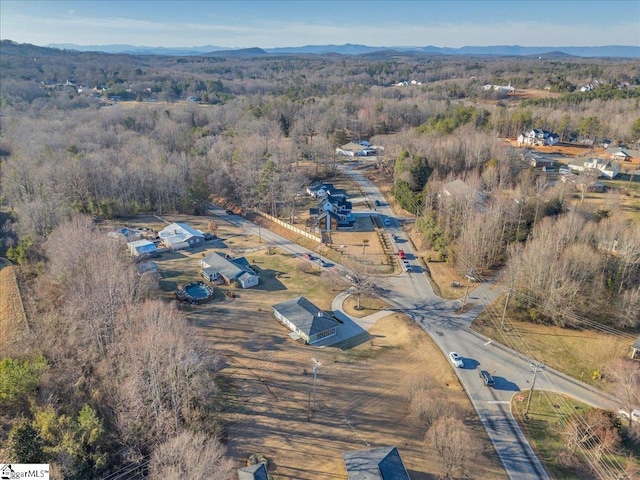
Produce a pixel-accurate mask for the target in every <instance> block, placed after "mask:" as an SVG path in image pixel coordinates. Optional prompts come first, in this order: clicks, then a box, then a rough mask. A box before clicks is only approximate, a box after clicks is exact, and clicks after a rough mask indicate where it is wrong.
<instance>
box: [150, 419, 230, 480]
mask: <svg viewBox="0 0 640 480" xmlns="http://www.w3.org/2000/svg"><path fill="white" fill-rule="evenodd" d="M225 454H226V449H225V447H224V446H223V445H222V443H221V442H220V440H218V439H217V438H207V437H205V436H204V435H202V434H200V433H192V432H188V431H185V432H181V433H178V434H177V435H176V436H175V437H172V438H169V439H168V440H166V441H165V442H163V443H161V444H160V445H158V446H157V447H156V448H155V449H154V451H153V454H152V456H151V460H150V461H149V478H151V479H153V480H155V479H158V480H159V479H164V478H189V479H193V480H209V479H212V478H215V479H216V480H230V479H231V478H233V474H234V472H235V468H234V464H233V461H232V460H231V459H230V458H227V457H225Z"/></svg>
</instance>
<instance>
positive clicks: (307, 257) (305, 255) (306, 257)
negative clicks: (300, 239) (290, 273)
mask: <svg viewBox="0 0 640 480" xmlns="http://www.w3.org/2000/svg"><path fill="white" fill-rule="evenodd" d="M302 258H304V259H305V260H313V257H312V256H311V254H309V253H305V254H303V255H302Z"/></svg>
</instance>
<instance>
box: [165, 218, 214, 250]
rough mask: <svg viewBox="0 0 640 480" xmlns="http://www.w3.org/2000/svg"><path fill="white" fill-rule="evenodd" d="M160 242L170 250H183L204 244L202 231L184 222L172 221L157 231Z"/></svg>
mask: <svg viewBox="0 0 640 480" xmlns="http://www.w3.org/2000/svg"><path fill="white" fill-rule="evenodd" d="M158 235H159V236H160V239H161V240H162V243H164V244H165V246H166V247H167V248H170V249H171V250H174V251H175V250H183V249H185V248H193V247H197V246H200V245H203V244H204V233H203V232H201V231H200V230H196V229H195V228H192V227H190V226H189V225H187V224H186V223H172V224H171V225H167V226H166V227H164V228H163V229H162V230H160V232H159V233H158Z"/></svg>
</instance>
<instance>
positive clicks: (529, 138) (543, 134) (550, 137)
mask: <svg viewBox="0 0 640 480" xmlns="http://www.w3.org/2000/svg"><path fill="white" fill-rule="evenodd" d="M559 141H560V136H559V135H558V134H557V133H553V132H549V131H548V130H542V129H539V128H534V129H532V130H529V131H528V132H525V133H521V134H520V135H518V145H519V146H522V145H538V146H542V145H557V144H558V142H559Z"/></svg>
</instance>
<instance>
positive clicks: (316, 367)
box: [311, 357, 322, 412]
mask: <svg viewBox="0 0 640 480" xmlns="http://www.w3.org/2000/svg"><path fill="white" fill-rule="evenodd" d="M311 360H312V361H313V411H314V412H315V411H316V376H317V374H318V367H319V366H320V365H322V364H321V363H320V362H319V361H318V360H316V358H315V357H314V358H312V359H311Z"/></svg>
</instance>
